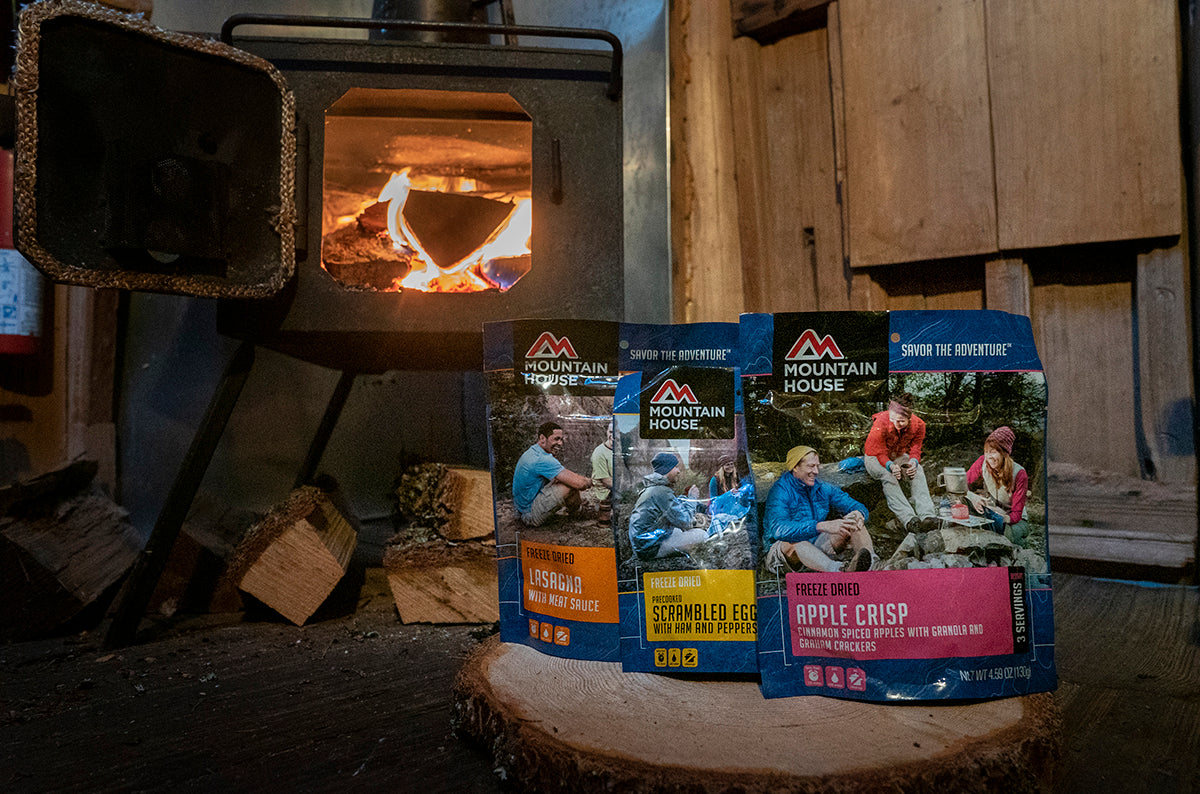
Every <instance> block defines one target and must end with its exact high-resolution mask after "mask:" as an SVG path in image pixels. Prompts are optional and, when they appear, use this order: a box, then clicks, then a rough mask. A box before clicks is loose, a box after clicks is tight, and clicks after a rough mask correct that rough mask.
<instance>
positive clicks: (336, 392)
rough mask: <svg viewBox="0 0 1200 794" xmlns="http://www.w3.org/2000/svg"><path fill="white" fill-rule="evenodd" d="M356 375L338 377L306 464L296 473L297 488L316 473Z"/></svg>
mask: <svg viewBox="0 0 1200 794" xmlns="http://www.w3.org/2000/svg"><path fill="white" fill-rule="evenodd" d="M356 377H357V374H356V373H354V372H346V371H345V370H343V371H342V376H341V377H340V378H339V379H338V382H337V386H335V387H334V389H333V394H332V395H330V397H329V403H328V405H326V406H325V415H324V416H322V417H321V424H319V425H318V426H317V433H316V435H315V436H313V440H312V443H311V444H309V445H308V454H307V455H306V456H305V458H304V464H303V465H302V466H301V467H300V473H299V474H298V475H296V485H295V487H296V488H299V487H300V486H302V485H308V483H309V482H310V481H311V480H312V478H313V475H314V474H316V471H317V466H318V465H320V463H321V456H322V455H324V454H325V447H326V445H328V444H329V438H330V436H332V435H333V428H334V426H335V425H337V422H338V418H339V417H340V416H341V415H342V409H343V408H345V407H346V400H347V398H349V397H350V387H351V386H353V385H354V379H355V378H356Z"/></svg>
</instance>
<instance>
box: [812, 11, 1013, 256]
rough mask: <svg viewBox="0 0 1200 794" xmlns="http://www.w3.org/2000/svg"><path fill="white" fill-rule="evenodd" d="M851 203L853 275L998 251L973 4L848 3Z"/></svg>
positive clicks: (845, 43)
mask: <svg viewBox="0 0 1200 794" xmlns="http://www.w3.org/2000/svg"><path fill="white" fill-rule="evenodd" d="M830 14H831V15H834V14H836V15H837V16H838V17H839V25H840V36H841V59H842V63H841V72H842V92H843V94H844V98H845V137H846V149H847V157H846V169H847V174H846V195H847V203H848V206H849V222H850V256H851V262H852V263H853V264H854V265H856V266H870V265H880V264H890V263H894V262H904V261H911V260H915V259H940V258H943V257H953V256H964V255H968V254H979V253H986V252H989V251H994V250H996V193H995V185H994V183H993V174H992V157H991V146H992V143H991V130H990V129H989V123H988V79H987V76H988V75H987V70H988V64H987V41H986V32H985V28H984V16H983V6H982V5H981V4H980V2H978V0H944V2H939V3H936V4H929V3H920V2H918V3H911V2H909V3H896V2H892V0H841V2H839V3H837V4H836V7H831V10H830Z"/></svg>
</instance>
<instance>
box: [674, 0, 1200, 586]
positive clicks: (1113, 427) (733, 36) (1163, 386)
mask: <svg viewBox="0 0 1200 794" xmlns="http://www.w3.org/2000/svg"><path fill="white" fill-rule="evenodd" d="M776 5H777V7H778V4H776ZM809 5H811V4H809ZM751 7H753V8H755V9H758V11H757V12H755V13H756V14H757V15H758V16H762V15H764V14H766V13H767V12H766V11H765V10H764V9H765V8H766V7H765V6H763V4H761V3H749V2H739V0H721V1H719V2H711V0H708V1H707V2H705V1H703V0H675V2H673V3H672V6H671V66H672V80H671V109H672V114H671V122H672V124H671V146H672V224H673V228H672V238H673V243H674V253H673V256H674V262H673V274H674V289H675V296H676V306H675V309H676V311H675V319H676V320H677V321H681V322H684V321H694V320H705V319H712V320H718V319H719V320H731V319H733V318H735V317H736V316H737V315H738V313H740V312H743V311H804V310H840V309H860V310H862V309H865V310H881V309H918V308H920V309H981V308H990V309H1002V310H1005V311H1012V312H1017V313H1021V314H1026V315H1028V316H1030V317H1031V319H1032V321H1033V326H1034V334H1035V340H1036V342H1037V345H1038V350H1039V353H1040V355H1041V357H1042V362H1043V365H1044V368H1045V371H1046V376H1047V380H1048V382H1049V384H1050V417H1051V421H1050V423H1049V438H1048V449H1049V455H1050V458H1051V461H1052V464H1054V463H1061V464H1067V465H1069V466H1075V467H1079V468H1080V469H1084V470H1089V471H1094V470H1101V471H1105V472H1109V473H1112V474H1114V475H1119V476H1124V477H1129V478H1132V479H1135V480H1136V479H1139V478H1140V479H1142V480H1154V481H1157V482H1158V483H1163V484H1166V485H1168V486H1173V487H1174V492H1175V493H1176V494H1179V495H1180V497H1181V498H1184V499H1191V500H1192V502H1193V504H1194V499H1195V485H1196V459H1195V449H1194V440H1193V432H1194V422H1193V388H1192V382H1193V381H1192V360H1193V359H1192V350H1191V338H1192V334H1191V321H1192V320H1191V317H1190V309H1189V296H1190V289H1191V285H1190V279H1189V268H1188V256H1187V240H1186V234H1185V223H1184V217H1185V207H1184V198H1183V197H1184V182H1183V161H1182V151H1181V145H1180V131H1179V89H1180V63H1181V55H1180V45H1179V41H1180V34H1179V20H1178V13H1179V11H1178V6H1177V4H1176V3H1175V2H1173V1H1172V0H1128V1H1127V0H1090V1H1089V2H1087V3H1062V2H1056V1H1055V0H940V1H939V2H933V0H914V1H913V2H904V3H897V2H892V1H891V0H836V2H831V3H829V4H828V5H827V8H826V12H827V13H826V19H825V21H824V22H823V23H817V24H815V25H814V24H812V23H811V19H812V15H811V13H810V14H808V16H807V17H806V24H805V25H803V26H798V27H797V28H796V29H795V30H791V31H788V32H787V33H786V35H783V36H782V37H780V34H779V29H780V25H779V24H776V25H775V26H774V27H773V28H772V29H771V33H770V37H766V36H764V37H763V38H764V40H763V41H759V40H756V39H755V38H753V37H752V36H750V35H741V33H742V32H744V30H743V31H739V30H738V29H737V27H736V25H737V24H739V18H738V14H739V13H740V12H741V11H742V9H743V8H744V9H750V8H751ZM745 13H746V14H747V15H748V14H749V12H748V11H747V12H745ZM781 13H786V11H785V12H781ZM743 21H744V20H743ZM783 24H784V25H785V26H786V20H783ZM733 241H736V249H735V248H734V247H733ZM1052 513H1053V499H1052ZM1060 517H1062V518H1063V519H1064V520H1066V521H1068V522H1069V521H1070V520H1071V518H1070V517H1068V516H1060ZM1051 520H1052V523H1053V522H1055V520H1056V519H1055V516H1054V515H1053V514H1052V517H1051ZM1084 523H1088V522H1084ZM1191 531H1192V533H1193V534H1192V543H1193V545H1194V540H1195V535H1194V528H1193V529H1192V530H1191ZM1194 560H1195V557H1194V554H1193V555H1192V557H1191V561H1192V563H1193V564H1194Z"/></svg>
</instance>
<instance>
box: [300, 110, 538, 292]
mask: <svg viewBox="0 0 1200 794" xmlns="http://www.w3.org/2000/svg"><path fill="white" fill-rule="evenodd" d="M531 148H532V125H531V123H530V122H529V120H528V117H527V116H525V115H524V113H523V111H521V110H520V107H519V106H518V105H516V103H515V102H514V101H513V100H512V99H511V98H510V97H507V96H503V95H494V94H475V93H462V92H441V91H419V90H382V89H355V90H353V91H350V92H348V93H347V94H346V95H345V96H344V97H343V98H342V99H340V100H339V101H338V102H337V103H335V104H334V105H333V107H331V108H330V110H329V111H328V112H327V113H326V119H325V182H324V187H323V198H322V201H323V203H322V212H323V220H322V243H321V259H322V263H323V265H324V267H325V269H326V270H327V271H328V272H329V273H330V275H332V276H333V277H334V278H335V279H337V280H338V281H339V282H340V283H342V284H343V285H344V286H346V287H348V288H351V289H373V290H380V291H398V290H402V289H416V290H422V291H425V292H479V291H484V290H501V291H503V290H507V289H509V288H511V287H512V286H513V285H514V284H516V283H517V281H518V280H519V279H520V278H521V277H522V276H523V275H525V274H526V273H527V272H529V270H530V267H531V265H532V261H533V258H532V252H531V250H530V239H531V233H532V198H531V194H530V182H531V179H530V172H531V155H530V151H531Z"/></svg>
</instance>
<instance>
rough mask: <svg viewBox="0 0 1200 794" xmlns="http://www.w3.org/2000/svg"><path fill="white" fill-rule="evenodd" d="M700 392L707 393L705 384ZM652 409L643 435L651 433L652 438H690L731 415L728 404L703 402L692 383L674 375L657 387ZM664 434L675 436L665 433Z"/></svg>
mask: <svg viewBox="0 0 1200 794" xmlns="http://www.w3.org/2000/svg"><path fill="white" fill-rule="evenodd" d="M700 392H701V394H706V392H705V390H704V384H703V383H701V384H700ZM648 409H649V410H648V411H647V412H646V414H645V415H644V416H643V417H642V420H643V431H644V432H643V435H646V434H647V433H649V435H647V437H648V438H656V437H657V438H662V437H671V438H686V437H687V436H688V434H689V433H697V432H700V431H703V430H705V429H706V428H707V427H709V426H719V425H722V424H724V423H725V422H724V420H725V419H726V414H727V406H725V405H703V404H701V402H700V400H699V399H697V397H696V391H695V390H694V389H693V388H692V387H691V386H690V385H689V384H687V383H680V382H679V381H677V380H675V379H674V378H667V379H666V380H665V381H663V384H662V385H661V386H659V387H658V389H656V390H655V392H654V396H653V397H651V398H650V405H649V406H648ZM662 433H672V434H675V435H672V436H661V435H660V434H662Z"/></svg>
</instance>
